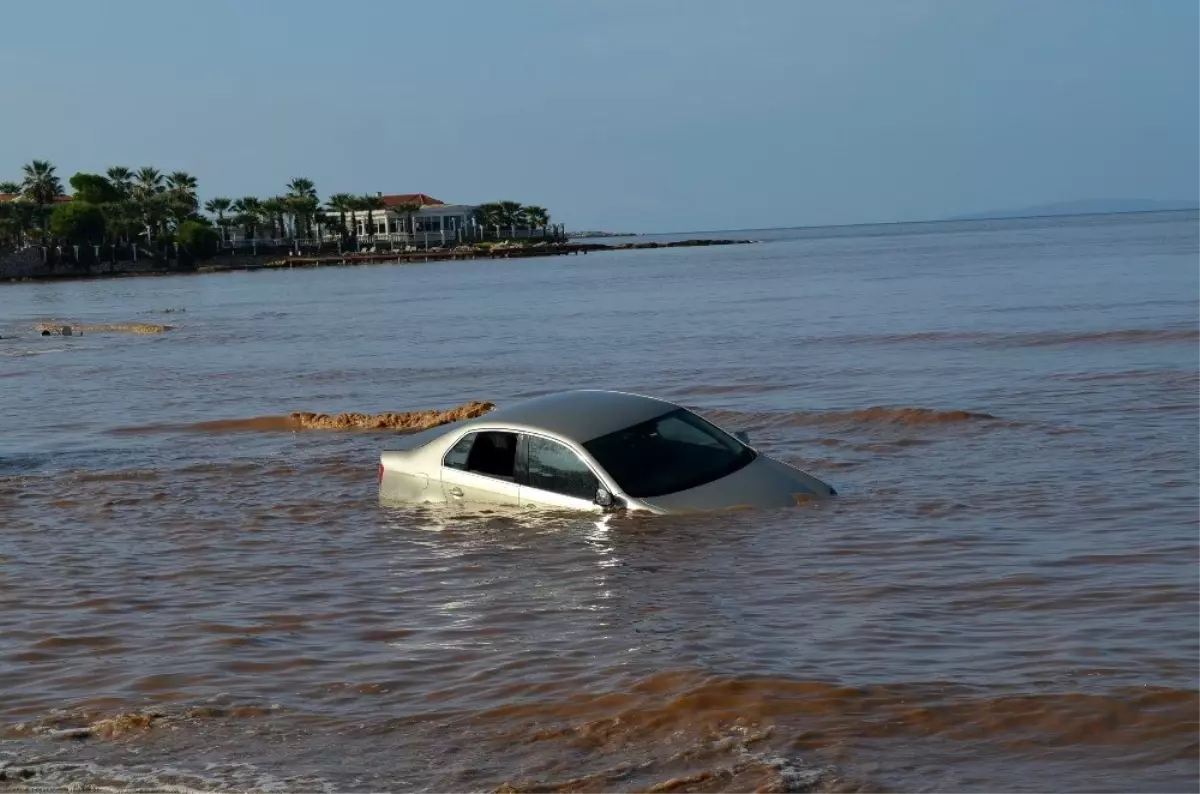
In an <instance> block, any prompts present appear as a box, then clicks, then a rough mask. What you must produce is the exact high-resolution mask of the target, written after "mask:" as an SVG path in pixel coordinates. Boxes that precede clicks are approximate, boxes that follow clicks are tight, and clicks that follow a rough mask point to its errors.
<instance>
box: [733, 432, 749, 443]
mask: <svg viewBox="0 0 1200 794" xmlns="http://www.w3.org/2000/svg"><path fill="white" fill-rule="evenodd" d="M733 437H734V438H736V439H737V440H738V441H741V442H742V443H743V444H745V445H746V446H750V434H749V433H747V432H746V431H745V430H739V431H737V432H736V433H734V434H733Z"/></svg>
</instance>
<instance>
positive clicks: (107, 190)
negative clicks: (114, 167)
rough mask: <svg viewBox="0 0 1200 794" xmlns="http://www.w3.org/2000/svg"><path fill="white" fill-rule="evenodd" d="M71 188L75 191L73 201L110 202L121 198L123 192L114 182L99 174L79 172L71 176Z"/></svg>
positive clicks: (98, 203)
mask: <svg viewBox="0 0 1200 794" xmlns="http://www.w3.org/2000/svg"><path fill="white" fill-rule="evenodd" d="M70 182H71V188H72V189H73V190H74V191H75V193H74V195H73V196H72V197H71V198H72V200H73V201H84V202H87V203H88V204H96V205H100V204H109V203H111V202H114V201H120V200H121V194H120V192H118V191H117V189H116V188H115V187H113V185H112V183H111V182H109V181H108V179H106V178H105V177H102V176H100V175H99V174H85V173H82V172H80V173H78V174H75V176H73V177H71V179H70Z"/></svg>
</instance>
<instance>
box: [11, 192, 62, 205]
mask: <svg viewBox="0 0 1200 794" xmlns="http://www.w3.org/2000/svg"><path fill="white" fill-rule="evenodd" d="M20 197H21V194H20V193H0V201H16V200H17V199H19V198H20ZM70 200H71V197H70V196H64V195H62V194H59V195H57V196H55V197H54V203H55V204H63V203H65V202H68V201H70Z"/></svg>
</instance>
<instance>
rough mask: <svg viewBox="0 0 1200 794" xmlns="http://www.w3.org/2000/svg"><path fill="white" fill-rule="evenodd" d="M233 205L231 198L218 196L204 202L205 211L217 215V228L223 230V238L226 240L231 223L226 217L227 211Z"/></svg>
mask: <svg viewBox="0 0 1200 794" xmlns="http://www.w3.org/2000/svg"><path fill="white" fill-rule="evenodd" d="M232 206H233V201H232V200H231V199H227V198H224V197H223V196H218V197H217V198H213V199H209V200H208V201H206V202H204V211H205V212H207V213H209V214H210V215H216V216H217V228H219V229H220V230H221V240H222V241H224V240H225V239H226V237H228V234H227V232H228V231H229V224H228V222H227V220H226V218H225V213H226V212H228V211H229V208H230V207H232Z"/></svg>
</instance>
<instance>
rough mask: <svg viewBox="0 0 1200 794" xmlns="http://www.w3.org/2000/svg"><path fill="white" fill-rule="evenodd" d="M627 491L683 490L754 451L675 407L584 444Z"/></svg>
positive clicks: (637, 494)
mask: <svg viewBox="0 0 1200 794" xmlns="http://www.w3.org/2000/svg"><path fill="white" fill-rule="evenodd" d="M583 446H584V448H585V449H586V450H587V451H588V452H589V453H590V454H591V456H592V457H593V458H595V459H596V462H597V463H599V464H600V465H601V466H602V467H603V468H604V470H605V471H607V472H608V474H609V475H610V476H611V477H612V478H613V479H614V480H616V482H617V485H619V486H620V487H621V490H622V491H624V492H625V493H626V494H628V495H629V496H632V497H634V498H650V497H654V496H664V495H666V494H670V493H676V492H678V491H686V490H687V489H689V488H695V487H697V486H700V485H704V484H705V483H710V482H712V481H714V480H719V479H721V478H722V477H725V476H728V475H730V474H732V473H733V472H735V471H737V470H738V469H741V468H743V467H744V466H746V465H747V464H748V463H750V461H752V460H754V457H755V455H754V450H752V449H750V448H749V447H747V446H746V445H744V444H742V443H741V442H740V441H738V440H737V439H735V438H733V437H732V436H730V435H729V434H727V433H725V432H724V431H722V430H719V429H718V428H716V427H714V426H713V425H711V424H709V423H708V422H706V421H705V420H704V419H701V418H700V417H699V416H696V414H694V413H692V412H691V411H688V410H686V409H684V408H680V409H677V410H674V411H671V412H669V413H666V414H663V415H662V416H659V417H657V418H655V419H651V420H649V421H647V422H642V423H641V424H637V425H634V426H633V427H627V428H625V429H624V430H618V431H617V432H615V433H609V434H608V435H605V436H600V437H599V438H596V439H593V440H591V441H589V442H587V443H586V444H584V445H583Z"/></svg>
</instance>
